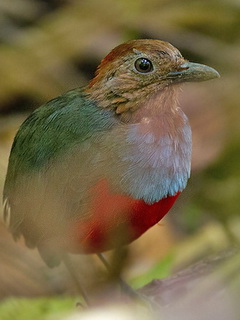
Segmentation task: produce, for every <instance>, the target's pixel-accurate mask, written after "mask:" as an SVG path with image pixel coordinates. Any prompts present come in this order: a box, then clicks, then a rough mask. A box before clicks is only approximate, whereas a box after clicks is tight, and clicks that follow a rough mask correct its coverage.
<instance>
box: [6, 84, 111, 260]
mask: <svg viewBox="0 0 240 320" xmlns="http://www.w3.org/2000/svg"><path fill="white" fill-rule="evenodd" d="M115 121H116V119H115V118H114V115H113V112H112V111H110V110H104V109H101V108H99V107H98V106H96V104H94V103H93V102H92V101H90V100H89V99H87V98H86V96H85V95H84V94H83V93H82V91H81V90H80V89H75V90H72V91H69V92H67V93H66V94H64V95H62V96H60V97H57V98H55V99H53V100H51V101H49V102H48V103H47V104H45V105H44V106H42V107H40V108H39V109H37V110H35V111H34V112H33V113H32V114H31V115H30V116H29V117H28V118H27V119H26V120H25V122H24V123H23V124H22V125H21V127H20V129H19V131H18V133H17V135H16V137H15V139H14V143H13V146H12V150H11V154H10V158H9V166H8V172H7V177H6V181H5V187H4V194H3V201H4V218H5V220H6V221H8V222H9V228H10V231H11V232H12V234H13V236H14V237H15V238H18V237H19V236H20V235H23V236H24V238H25V241H26V244H27V245H28V246H29V247H35V246H37V247H38V249H39V251H40V253H42V252H41V246H40V243H42V242H43V240H44V239H48V235H49V236H50V235H53V234H54V232H55V234H56V237H58V236H59V235H60V234H61V228H62V227H63V221H65V222H66V221H67V220H68V218H66V214H69V215H72V216H74V214H77V213H76V208H78V209H79V207H80V206H81V207H84V204H80V201H81V200H82V199H83V197H84V192H85V191H86V188H88V187H89V185H90V184H91V183H92V181H91V179H95V178H96V177H97V173H95V175H94V178H93V174H92V172H91V165H90V164H91V161H92V159H93V158H96V154H97V152H98V151H97V147H98V144H97V139H99V137H101V136H102V135H103V136H104V135H105V133H106V132H108V131H109V130H111V128H112V126H113V124H114V122H115ZM92 167H93V166H92ZM91 176H92V178H91ZM83 182H84V183H83ZM63 198H64V201H63ZM78 214H79V213H78ZM72 219H73V218H72ZM60 222H61V223H60ZM65 222H64V223H65ZM58 224H59V225H58ZM49 228H50V229H49ZM54 230H55V231H54ZM43 247H46V246H45V245H43ZM42 255H43V258H44V259H45V260H47V262H49V260H48V258H47V257H46V254H45V255H44V254H42Z"/></svg>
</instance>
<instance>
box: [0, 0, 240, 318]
mask: <svg viewBox="0 0 240 320" xmlns="http://www.w3.org/2000/svg"><path fill="white" fill-rule="evenodd" d="M139 38H156V39H162V40H165V41H169V42H171V43H172V44H173V45H175V46H176V47H177V48H178V49H180V51H181V52H182V54H183V55H184V56H185V58H187V59H188V60H190V61H194V62H199V63H204V64H207V65H209V66H212V67H214V68H215V69H217V70H218V71H219V73H220V74H221V79H219V80H214V81H210V82H206V83H201V84H188V85H187V86H185V88H184V92H183V94H182V97H181V105H182V108H183V110H184V111H185V112H186V114H187V115H188V117H189V119H190V122H191V125H192V129H193V160H192V169H193V170H192V177H191V180H190V182H189V184H188V187H187V189H186V190H185V191H184V193H183V194H182V195H181V197H180V198H179V200H178V202H177V203H176V205H175V206H174V208H173V209H172V210H171V213H169V214H168V216H167V217H166V218H165V219H164V220H162V221H161V223H160V225H157V226H155V227H154V228H152V229H151V230H150V231H148V232H147V233H146V234H145V235H144V236H142V238H141V239H139V240H138V241H136V242H135V243H133V244H132V245H131V246H130V251H129V254H128V261H127V263H126V267H125V269H124V275H125V278H127V279H128V280H129V281H130V282H132V283H133V284H134V285H136V286H138V287H139V286H141V285H143V284H146V283H147V282H149V281H151V280H152V279H153V278H161V277H166V276H169V275H171V274H172V273H173V272H174V271H176V270H180V269H181V268H184V267H187V266H189V265H190V264H192V263H193V262H195V261H198V260H199V259H202V258H203V257H206V256H208V255H209V254H214V253H215V252H219V251H221V250H223V249H228V248H231V247H232V246H233V245H236V243H238V242H239V240H240V164H239V162H240V161H239V159H240V125H239V120H240V103H239V101H240V80H239V79H240V58H239V57H240V1H239V0H148V1H146V0H118V1H111V0H101V1H99V0H10V1H6V0H0V194H1V192H2V188H3V183H4V177H5V173H6V168H7V160H8V155H9V152H10V147H11V144H12V140H13V137H14V134H15V133H16V130H17V129H18V127H19V125H20V124H21V122H22V121H23V120H24V119H25V118H26V116H27V115H28V114H29V113H30V112H31V111H32V110H34V109H35V108H37V107H38V106H40V105H41V104H42V103H44V102H46V101H47V100H49V99H51V98H53V97H55V96H57V95H59V94H61V93H63V92H65V91H67V90H70V89H72V88H75V87H78V86H82V85H84V84H86V83H87V82H88V81H89V79H91V78H92V76H93V74H94V70H95V69H96V66H97V65H98V63H99V61H100V60H101V59H102V58H103V57H104V56H105V55H106V54H107V53H108V52H109V50H111V49H112V48H113V47H114V46H116V45H118V44H119V43H122V42H124V41H127V40H130V39H139ZM1 210H2V209H0V213H1ZM82 259H85V260H88V259H89V257H82ZM92 264H93V265H94V264H95V262H94V261H92V262H91V265H92ZM83 274H84V270H83ZM74 292H75V287H74V283H73V282H72V281H71V279H70V278H69V275H68V274H67V273H66V272H65V270H64V268H63V267H62V266H61V267H59V268H57V269H54V270H49V269H48V268H47V267H46V266H45V265H44V263H43V262H42V261H41V259H40V258H39V256H38V253H37V252H35V251H32V250H29V249H26V248H25V247H24V245H23V243H22V242H20V243H18V244H16V243H14V241H13V240H12V238H11V237H10V235H9V234H8V232H7V231H6V228H5V227H4V225H3V224H0V299H1V300H2V301H4V308H5V309H7V310H8V303H9V299H12V297H16V296H18V297H42V298H41V299H44V297H49V296H52V297H55V296H57V295H61V296H62V297H63V296H66V295H68V294H69V295H70V294H74ZM62 299H63V298H62ZM11 301H12V300H11ZM14 301H15V300H14ZM38 301H41V302H39V303H40V304H41V303H42V300H38ZM11 303H12V302H11ZM64 303H65V305H66V306H71V303H72V302H71V300H70V302H69V301H68V299H65V300H64ZM64 303H63V304H62V305H64ZM11 308H12V305H11ZM49 308H50V307H49ZM51 308H53V310H55V309H54V308H56V306H55V304H54V303H53V306H52V307H51ZM51 308H50V309H51ZM5 309H4V310H5ZM57 309H58V311H59V307H57ZM63 309H64V307H63ZM8 311H9V310H8ZM2 312H5V311H2ZM0 318H1V317H0ZM1 319H3V318H1ZM6 319H7V318H6ZM9 319H10V318H9ZM11 319H13V318H11ZM18 319H20V318H18ZM24 319H27V316H26V315H25V318H24Z"/></svg>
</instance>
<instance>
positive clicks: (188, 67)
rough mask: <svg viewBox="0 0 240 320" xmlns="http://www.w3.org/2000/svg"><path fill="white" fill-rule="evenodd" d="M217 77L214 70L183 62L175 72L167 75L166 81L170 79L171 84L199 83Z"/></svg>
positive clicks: (201, 65)
mask: <svg viewBox="0 0 240 320" xmlns="http://www.w3.org/2000/svg"><path fill="white" fill-rule="evenodd" d="M219 77H220V74H219V73H218V72H217V71H216V70H215V69H213V68H211V67H208V66H205V65H204V64H199V63H193V62H184V63H183V64H181V65H180V66H179V67H178V69H177V70H176V71H174V72H169V73H168V74H167V79H172V80H173V82H200V81H206V80H210V79H214V78H219Z"/></svg>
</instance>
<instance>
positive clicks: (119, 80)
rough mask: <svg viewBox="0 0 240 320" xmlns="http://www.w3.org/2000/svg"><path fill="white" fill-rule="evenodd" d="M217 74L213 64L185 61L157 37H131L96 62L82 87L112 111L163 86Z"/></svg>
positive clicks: (126, 108)
mask: <svg viewBox="0 0 240 320" xmlns="http://www.w3.org/2000/svg"><path fill="white" fill-rule="evenodd" d="M217 77H219V74H218V72H217V71H216V70H214V69H213V68H210V67H208V66H205V65H202V64H197V63H192V62H188V61H187V60H185V59H184V58H183V57H182V55H181V53H180V52H179V50H178V49H176V48H175V47H174V46H172V45H171V44H170V43H168V42H164V41H160V40H150V39H146V40H145V39H141V40H132V41H128V42H126V43H124V44H121V45H119V46H117V47H116V48H114V49H113V50H112V51H111V52H110V53H109V54H108V55H107V56H106V57H105V58H104V59H103V60H102V62H101V63H100V65H99V67H98V69H97V72H96V75H95V77H94V78H93V80H92V81H91V82H90V83H89V85H88V87H87V89H86V91H87V92H88V93H90V94H91V96H92V97H93V98H94V99H95V100H96V101H97V102H98V104H99V105H100V106H102V107H105V108H106V107H111V108H114V109H115V110H116V113H118V114H120V113H124V112H126V111H134V110H136V109H138V107H139V106H140V105H141V103H142V102H143V101H144V100H146V99H147V98H149V97H151V96H152V95H154V94H156V93H157V92H160V91H163V90H164V89H165V88H169V87H170V86H171V87H173V85H176V84H179V83H182V82H189V81H191V82H194V81H205V80H209V79H213V78H217Z"/></svg>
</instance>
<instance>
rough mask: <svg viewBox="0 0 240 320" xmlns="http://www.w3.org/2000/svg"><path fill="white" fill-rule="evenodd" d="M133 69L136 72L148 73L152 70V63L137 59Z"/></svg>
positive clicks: (144, 59)
mask: <svg viewBox="0 0 240 320" xmlns="http://www.w3.org/2000/svg"><path fill="white" fill-rule="evenodd" d="M135 68H136V70H137V71H138V72H141V73H148V72H151V71H152V70H153V65H152V62H151V61H150V60H148V59H146V58H139V59H137V60H136V62H135Z"/></svg>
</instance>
